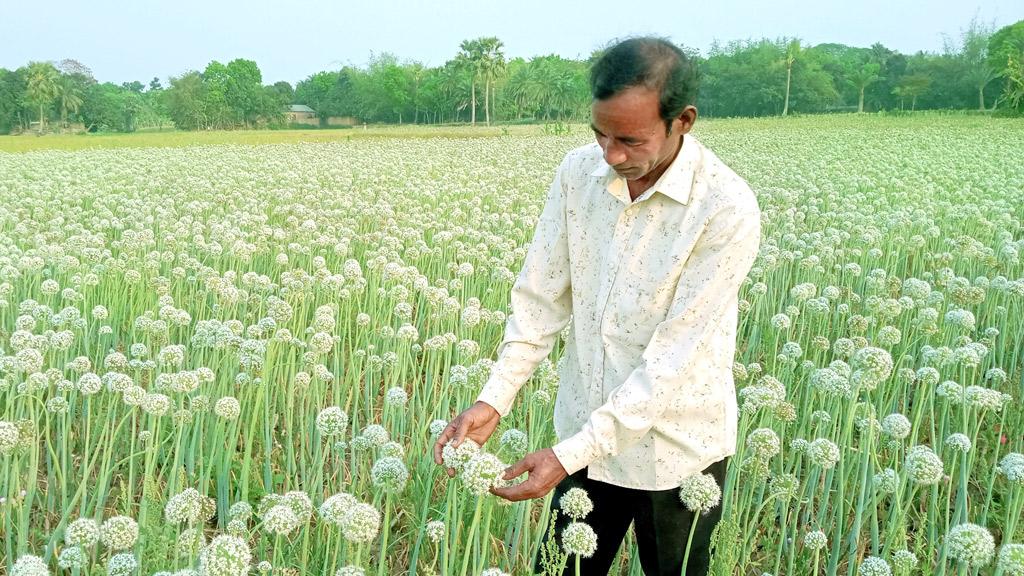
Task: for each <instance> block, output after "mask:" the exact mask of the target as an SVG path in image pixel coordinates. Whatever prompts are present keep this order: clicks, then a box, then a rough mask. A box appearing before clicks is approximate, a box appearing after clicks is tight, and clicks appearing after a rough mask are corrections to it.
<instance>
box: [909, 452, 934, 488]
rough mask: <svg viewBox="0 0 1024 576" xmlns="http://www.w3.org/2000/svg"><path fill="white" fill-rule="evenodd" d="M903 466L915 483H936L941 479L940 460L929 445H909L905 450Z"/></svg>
mask: <svg viewBox="0 0 1024 576" xmlns="http://www.w3.org/2000/svg"><path fill="white" fill-rule="evenodd" d="M904 466H905V467H906V469H907V474H909V475H910V479H911V480H913V481H914V482H915V483H917V484H922V485H929V484H937V483H938V482H939V481H940V480H942V473H943V466H942V460H941V459H940V458H939V457H938V455H937V454H935V452H933V451H932V449H931V447H929V446H925V445H917V446H911V447H910V449H909V450H907V456H906V459H905V460H904Z"/></svg>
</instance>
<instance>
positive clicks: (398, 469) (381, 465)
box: [370, 456, 409, 494]
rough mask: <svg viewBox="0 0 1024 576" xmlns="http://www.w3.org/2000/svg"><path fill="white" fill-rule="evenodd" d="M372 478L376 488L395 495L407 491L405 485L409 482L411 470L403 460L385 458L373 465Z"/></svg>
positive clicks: (392, 457) (391, 457)
mask: <svg viewBox="0 0 1024 576" xmlns="http://www.w3.org/2000/svg"><path fill="white" fill-rule="evenodd" d="M370 477H371V479H372V480H373V485H374V486H376V487H377V488H380V489H381V490H383V491H384V492H388V493H391V494H395V493H398V492H401V491H402V490H403V489H405V483H406V482H407V481H408V480H409V469H408V468H406V466H405V463H404V462H402V459H401V458H399V457H396V456H384V457H382V458H380V459H378V460H377V461H376V462H375V463H374V464H373V468H372V469H371V471H370Z"/></svg>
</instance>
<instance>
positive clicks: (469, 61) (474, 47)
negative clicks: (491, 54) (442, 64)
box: [455, 39, 484, 126]
mask: <svg viewBox="0 0 1024 576" xmlns="http://www.w3.org/2000/svg"><path fill="white" fill-rule="evenodd" d="M483 57H484V53H483V46H482V45H481V43H480V40H479V39H475V40H463V41H462V42H461V43H460V44H459V53H458V55H456V57H455V61H456V62H457V63H458V64H459V67H460V68H462V69H464V70H468V71H469V73H470V77H471V78H472V81H471V82H470V88H469V89H470V112H469V117H470V124H472V125H473V126H476V81H477V78H479V77H480V69H481V64H482V62H483Z"/></svg>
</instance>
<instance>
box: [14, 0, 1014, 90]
mask: <svg viewBox="0 0 1024 576" xmlns="http://www.w3.org/2000/svg"><path fill="white" fill-rule="evenodd" d="M5 4H7V6H4V7H3V9H2V12H3V13H4V17H3V21H4V25H3V32H2V34H0V67H4V68H16V67H18V66H22V65H24V64H25V63H27V62H28V61H29V60H54V61H56V60H60V59H63V58H75V59H77V60H79V61H81V62H82V63H83V64H85V65H87V66H89V67H90V68H92V70H93V73H94V75H95V76H96V78H97V79H98V80H100V81H101V82H102V81H111V82H116V83H120V82H123V81H127V80H140V81H142V82H144V83H148V82H149V80H150V79H151V78H152V77H154V76H157V77H159V78H160V80H161V81H162V82H163V83H164V84H165V85H166V83H167V78H168V76H171V75H178V74H181V73H183V72H186V71H188V70H191V69H196V70H202V69H203V68H204V67H205V66H206V64H207V63H208V62H209V61H210V60H214V59H216V60H220V61H221V62H224V63H227V62H228V61H229V60H232V59H234V58H249V59H252V60H255V61H256V63H257V64H258V65H259V66H260V69H261V70H262V71H263V81H264V83H266V84H270V83H272V82H275V81H277V80H287V81H288V82H291V83H292V84H293V85H294V84H295V83H296V82H297V81H299V80H301V79H303V78H305V77H307V76H309V75H310V74H312V73H314V72H317V71H320V70H329V69H336V68H338V67H340V66H341V65H342V64H354V65H357V66H361V65H363V64H365V63H366V61H367V59H368V57H369V56H370V53H371V52H375V53H379V52H384V51H387V52H391V53H393V54H395V55H397V56H398V57H399V58H400V59H402V60H417V61H420V62H423V63H424V64H426V65H429V66H437V65H441V64H443V63H444V62H445V60H447V59H450V58H452V57H453V56H454V55H455V53H456V52H457V51H458V45H459V42H460V41H462V40H463V39H466V38H473V37H478V36H497V37H498V38H500V39H501V40H502V41H503V42H504V43H505V54H506V56H508V57H516V56H522V57H525V58H529V57H531V56H538V55H542V54H551V53H555V54H560V55H562V56H566V57H586V56H587V55H589V54H590V52H591V51H592V50H594V49H596V48H598V47H600V46H602V45H603V44H605V43H606V42H607V41H608V40H610V39H612V38H615V37H621V36H625V35H631V34H658V35H662V36H667V37H669V38H670V39H672V40H673V41H675V42H677V43H680V44H684V45H686V46H690V47H693V48H697V49H699V50H700V51H701V53H705V54H706V53H707V50H708V47H709V46H710V45H711V42H712V41H713V40H714V39H718V40H719V41H720V42H723V43H724V42H727V41H729V40H738V39H746V38H760V37H769V38H776V37H780V36H791V37H793V36H795V37H799V38H801V39H803V40H804V42H805V43H807V44H818V43H821V42H840V43H844V44H849V45H853V46H869V45H870V44H872V43H874V42H881V43H883V44H885V45H886V46H888V47H890V48H893V49H895V50H899V51H900V52H903V53H908V54H909V53H913V52H916V51H918V50H927V51H932V52H939V51H941V50H942V45H943V44H942V42H943V40H942V38H943V37H942V35H943V34H946V35H948V36H949V37H951V38H954V39H955V38H957V37H958V36H959V33H960V30H961V29H962V28H965V27H966V26H967V24H968V23H969V22H970V20H971V18H972V17H973V16H975V15H976V14H977V16H978V18H979V20H980V21H982V22H984V23H987V24H992V23H994V24H995V25H996V26H1004V25H1006V24H1010V23H1013V22H1016V21H1017V20H1021V19H1024V0H934V1H924V0H856V1H845V2H841V3H831V2H825V1H822V0H775V1H773V2H755V1H752V0H717V1H716V0H705V1H702V2H687V1H685V0H656V1H649V2H642V1H640V2H633V1H629V0H619V1H612V0H591V1H590V2H557V1H554V0H517V1H514V2H513V1H509V0H505V1H503V2H495V1H492V0H447V1H444V0H440V1H437V2H426V1H409V0H405V1H399V0H371V1H360V2H345V1H344V0H336V1H326V0H321V1H315V0H290V1H289V2H284V1H281V0H249V1H246V2H240V1H237V0H176V1H173V2H169V1H166V0H160V1H157V0H134V1H126V0H121V1H113V0H47V1H46V2H41V3H40V4H35V3H34V2H15V1H14V0H11V1H10V2H5Z"/></svg>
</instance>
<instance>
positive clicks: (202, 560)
mask: <svg viewBox="0 0 1024 576" xmlns="http://www.w3.org/2000/svg"><path fill="white" fill-rule="evenodd" d="M250 562H252V552H251V551H250V550H249V545H248V544H246V542H245V540H243V539H242V538H239V537H238V536H232V535H230V534H220V535H218V536H216V537H215V538H214V539H213V540H212V541H210V544H209V545H207V546H206V547H205V548H203V550H202V552H201V553H200V554H199V572H200V573H201V574H203V576H245V575H246V574H247V573H248V572H249V564H250Z"/></svg>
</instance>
